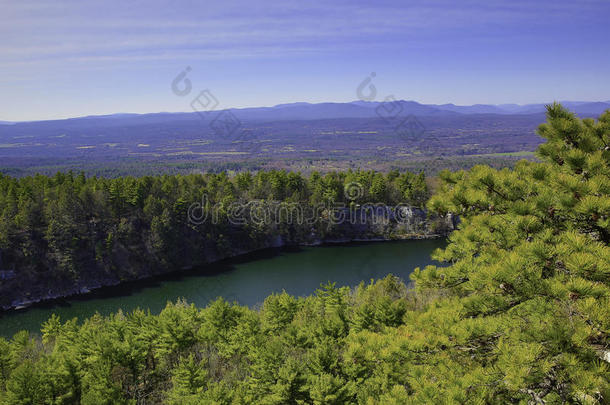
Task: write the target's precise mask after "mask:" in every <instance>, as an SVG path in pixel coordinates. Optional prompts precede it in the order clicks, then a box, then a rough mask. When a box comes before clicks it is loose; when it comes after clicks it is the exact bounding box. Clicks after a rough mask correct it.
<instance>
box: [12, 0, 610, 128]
mask: <svg viewBox="0 0 610 405" xmlns="http://www.w3.org/2000/svg"><path fill="white" fill-rule="evenodd" d="M0 10H1V12H0V13H1V15H0V55H2V56H1V57H0V120H34V119H53V118H64V117H73V116H82V115H90V114H109V113H116V112H158V111H189V110H190V101H191V99H192V98H193V97H194V96H196V95H197V93H198V92H199V91H200V90H204V89H209V90H210V91H211V92H212V93H213V94H214V95H215V96H216V98H217V99H218V100H219V102H220V107H247V106H268V105H275V104H279V103H288V102H296V101H308V102H323V101H340V102H343V101H353V100H355V99H356V88H357V87H358V85H359V84H360V83H361V82H362V80H363V79H365V78H366V77H367V76H368V75H370V74H371V72H375V74H376V75H375V78H374V79H373V83H374V85H375V87H376V88H377V90H378V99H380V100H382V99H383V98H384V97H386V96H389V95H393V96H394V97H396V98H399V99H408V100H415V101H419V102H422V103H454V104H474V103H519V104H525V103H536V102H548V101H552V100H585V101H586V100H596V101H599V100H610V40H609V39H610V24H608V19H609V17H610V2H609V1H607V0H580V1H546V0H542V1H531V0H530V1H521V0H512V1H490V0H487V1H483V0H481V1H480V0H461V1H455V0H452V1H448V0H441V1H434V0H432V1H385V0H381V1H367V2H361V1H330V0H326V1H320V0H311V1H290V0H284V1H277V2H271V1H260V2H256V1H251V0H249V1H229V0H225V1H157V0H146V1H139V0H122V1H115V0H106V1H88V0H84V1H83V0H81V1H58V0H34V1H28V0H22V1H12V0H0ZM187 66H190V67H191V71H190V72H189V74H188V76H187V77H188V78H189V80H191V83H192V87H193V91H192V94H190V95H189V96H184V97H179V96H177V95H175V94H174V93H173V92H172V91H171V82H172V80H173V79H174V78H175V77H176V76H177V75H178V74H179V73H180V72H181V71H182V70H184V69H185V68H186V67H187ZM191 96H193V97H191Z"/></svg>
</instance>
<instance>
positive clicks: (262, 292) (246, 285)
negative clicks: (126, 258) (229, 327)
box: [0, 240, 446, 337]
mask: <svg viewBox="0 0 610 405" xmlns="http://www.w3.org/2000/svg"><path fill="white" fill-rule="evenodd" d="M445 244H446V241H445V240H408V241H393V242H368V243H350V244H339V245H324V246H318V247H300V248H283V249H267V250H265V251H261V252H256V253H253V254H248V255H244V256H240V257H238V258H234V259H228V260H224V261H222V262H219V263H215V264H212V265H208V266H205V267H203V268H200V269H197V270H196V271H189V272H183V273H180V274H172V275H168V276H163V277H158V278H155V279H150V280H140V281H137V282H130V283H127V284H124V285H121V286H117V287H108V288H103V289H100V290H97V291H95V292H93V293H90V294H86V295H83V296H78V297H70V298H67V299H62V300H55V301H53V302H50V303H45V304H42V305H36V306H33V307H30V308H26V309H23V310H18V311H11V312H6V313H4V314H2V315H0V335H1V336H5V337H9V336H12V335H13V334H14V333H15V332H17V331H19V330H22V329H26V330H29V331H31V332H38V331H39V329H40V324H41V323H42V322H44V321H45V320H47V319H48V318H49V316H51V314H52V313H56V314H58V315H59V316H60V318H61V319H62V320H64V321H65V320H67V319H71V318H74V317H77V318H79V319H83V318H86V317H89V316H91V315H93V314H94V313H95V312H99V313H101V314H103V315H107V314H110V313H112V312H116V311H117V310H118V309H119V308H121V309H122V310H123V311H131V310H133V309H135V308H144V309H150V311H151V312H152V313H158V312H160V311H161V310H162V309H163V308H164V307H165V305H166V303H167V301H176V300H177V299H179V298H185V299H186V300H187V301H188V302H189V303H194V304H195V305H197V306H205V305H207V304H208V303H209V302H210V301H211V300H213V299H215V298H217V297H219V296H222V297H224V298H225V299H227V300H228V301H237V302H239V303H240V304H243V305H249V306H256V305H258V304H260V303H262V301H263V300H264V299H265V297H266V296H268V295H269V294H271V293H274V292H281V291H282V290H285V291H286V292H288V293H289V294H292V295H296V296H304V295H309V294H311V293H313V292H315V290H316V289H317V288H319V287H320V285H321V284H325V283H326V282H328V281H331V282H336V283H337V285H338V286H345V285H346V286H356V285H358V284H359V283H360V282H361V281H363V280H364V281H367V282H368V281H370V280H371V279H378V278H382V277H385V276H386V275H387V274H394V275H396V276H398V277H400V278H402V279H403V280H405V281H406V282H408V281H409V274H410V273H411V272H412V271H413V269H414V268H415V267H418V266H419V267H423V266H426V265H428V264H432V260H431V259H430V254H431V253H432V251H434V250H435V249H436V248H442V247H444V246H445Z"/></svg>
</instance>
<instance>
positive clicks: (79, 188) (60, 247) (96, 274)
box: [0, 171, 428, 306]
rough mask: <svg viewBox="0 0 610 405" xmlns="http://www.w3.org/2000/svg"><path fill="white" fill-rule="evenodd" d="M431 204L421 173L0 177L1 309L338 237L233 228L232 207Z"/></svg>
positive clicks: (275, 226)
mask: <svg viewBox="0 0 610 405" xmlns="http://www.w3.org/2000/svg"><path fill="white" fill-rule="evenodd" d="M204 196H205V199H204ZM427 198H428V189H427V186H426V180H425V177H424V175H423V174H419V175H417V174H412V173H402V174H401V173H399V172H397V171H393V172H390V173H387V174H382V173H377V172H373V171H348V172H340V173H337V172H333V173H328V174H325V175H321V174H319V173H313V174H311V175H310V176H309V177H305V176H303V175H301V174H299V173H293V172H286V171H260V172H257V173H250V172H240V173H237V174H235V175H233V176H229V175H228V174H227V173H226V172H223V173H219V174H191V175H172V176H169V175H166V176H154V177H151V176H146V177H138V178H136V177H120V178H116V179H107V178H99V177H89V178H87V177H85V176H84V175H83V174H82V173H81V174H78V175H74V174H72V173H71V172H69V173H57V174H56V175H55V176H52V177H47V176H42V175H37V176H32V177H24V178H13V177H9V176H4V175H1V174H0V272H1V273H0V275H1V276H2V277H0V292H1V293H2V294H1V297H0V305H1V306H7V305H9V304H11V303H12V302H13V301H15V300H17V301H19V300H28V299H37V298H40V297H49V296H53V294H59V292H62V291H70V292H72V293H74V292H78V291H73V290H70V288H72V287H76V286H78V288H82V289H88V288H91V287H97V286H100V285H105V284H108V283H116V282H120V281H121V280H125V279H134V278H139V277H142V276H147V275H150V274H154V273H155V272H161V271H169V270H172V269H180V268H184V267H191V266H193V265H197V264H202V263H206V262H210V261H213V260H215V259H216V258H222V257H224V256H227V255H231V253H232V252H240V251H247V250H252V249H256V248H259V247H265V246H267V244H268V241H269V239H270V238H273V237H277V236H278V235H279V236H282V237H284V238H286V239H287V240H288V241H290V242H294V243H298V242H299V241H301V240H305V239H303V238H305V237H306V236H307V235H311V234H312V232H313V233H314V234H315V235H316V237H318V238H323V237H324V236H325V235H327V234H329V232H331V233H332V231H333V226H332V224H331V223H329V222H328V218H320V221H319V222H317V223H315V224H306V223H302V224H299V223H294V222H293V223H282V222H281V221H280V223H276V222H277V221H276V222H273V223H246V224H244V225H242V226H237V225H235V224H234V223H231V221H229V218H228V216H229V214H230V212H228V210H227V207H230V206H231V204H232V203H236V202H242V203H247V202H249V201H253V200H260V201H281V202H286V203H298V204H300V205H301V206H304V207H313V206H316V205H318V204H325V205H329V206H330V205H332V204H345V205H346V206H347V205H349V204H352V203H353V204H359V203H365V202H372V203H378V202H379V203H383V204H398V203H407V204H412V205H415V206H422V205H423V204H424V202H425V201H426V200H427ZM202 202H205V204H206V206H205V207H204V209H206V210H208V211H212V210H213V211H214V215H215V216H216V217H215V218H214V219H215V221H212V220H211V219H212V215H210V216H208V218H209V220H208V221H207V222H205V223H193V222H191V221H189V218H188V214H189V207H191V206H192V204H194V203H202ZM219 207H221V208H219ZM285 222H286V221H285ZM36 288H38V290H36ZM49 291H50V293H49ZM20 294H21V295H20Z"/></svg>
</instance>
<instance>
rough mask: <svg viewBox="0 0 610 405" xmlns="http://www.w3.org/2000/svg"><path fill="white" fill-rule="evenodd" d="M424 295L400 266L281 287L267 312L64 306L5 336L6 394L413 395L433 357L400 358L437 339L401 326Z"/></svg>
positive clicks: (103, 397) (265, 398) (392, 399)
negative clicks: (76, 313)
mask: <svg viewBox="0 0 610 405" xmlns="http://www.w3.org/2000/svg"><path fill="white" fill-rule="evenodd" d="M423 304H424V302H420V301H417V300H416V299H415V297H413V296H412V295H411V294H409V292H408V291H407V289H406V287H405V286H404V284H402V283H401V282H400V281H399V280H398V279H396V278H395V277H391V276H389V277H387V278H386V279H384V280H383V281H379V282H376V283H374V284H369V285H365V284H362V285H360V287H358V288H357V289H355V290H354V291H351V290H350V289H349V288H337V287H335V286H334V285H330V284H329V285H327V286H324V287H323V288H321V289H320V290H319V291H318V292H317V293H316V294H315V295H313V296H311V297H307V298H295V297H292V296H290V295H288V294H286V293H282V294H275V295H271V296H269V297H268V298H267V299H265V301H264V303H263V304H262V307H261V309H260V311H257V310H252V309H249V308H248V307H244V306H239V305H236V304H231V303H228V302H226V301H224V300H223V299H218V300H216V301H214V302H213V303H211V304H210V305H209V306H208V307H207V308H204V309H197V308H195V307H194V306H192V305H187V304H186V303H184V302H178V303H176V304H168V305H167V307H166V308H165V309H164V310H163V311H162V312H161V313H160V314H159V315H157V316H155V315H150V313H147V312H145V311H141V310H136V311H134V312H132V313H129V314H124V313H122V312H119V313H117V314H115V315H112V316H110V317H107V318H105V317H101V316H94V317H92V318H90V319H87V320H86V321H85V322H84V323H83V324H82V325H79V324H78V323H77V321H76V320H67V322H63V323H62V322H61V321H62V320H60V319H58V318H57V317H52V318H51V319H49V320H48V321H47V322H46V323H45V324H44V325H42V340H40V338H35V337H33V336H30V335H29V334H28V333H27V332H19V333H18V334H16V335H15V336H14V337H13V338H12V339H11V340H10V341H7V340H5V339H3V338H0V403H5V404H25V403H30V404H43V403H48V404H51V403H53V404H79V403H80V404H90V405H101V404H127V403H134V404H135V403H139V404H140V403H141V404H161V403H169V404H193V405H194V404H239V403H241V404H255V403H261V404H262V403H265V404H278V405H279V404H297V403H303V404H305V403H312V404H337V405H339V404H346V403H357V402H358V403H367V402H366V401H367V399H369V398H377V399H378V401H376V402H368V403H378V404H383V405H386V404H392V403H396V404H398V403H403V402H402V401H403V400H404V399H405V398H407V392H408V391H407V389H406V388H405V387H409V385H410V384H413V385H415V384H416V383H417V380H418V377H417V373H418V370H419V372H421V371H423V370H424V369H425V368H424V367H421V366H420V367H415V368H414V369H413V370H411V372H413V373H414V375H413V377H411V378H408V379H407V376H406V375H405V374H404V372H402V371H400V370H399V369H398V367H399V366H400V365H401V364H405V363H406V362H409V361H414V362H416V361H417V359H420V358H423V357H424V356H425V353H424V352H423V351H422V350H425V347H426V346H427V345H428V343H427V342H426V339H425V337H424V336H416V337H415V338H414V339H413V341H411V339H409V340H405V337H406V336H405V335H402V333H400V331H399V330H398V329H396V327H398V326H399V325H402V324H403V323H404V319H403V318H404V316H405V314H406V313H407V311H412V310H414V309H416V308H417V307H419V306H421V305H423ZM64 321H65V320H64ZM408 381H411V383H409V382H408ZM422 383H423V381H422Z"/></svg>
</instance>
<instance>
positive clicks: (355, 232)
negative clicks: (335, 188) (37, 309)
mask: <svg viewBox="0 0 610 405" xmlns="http://www.w3.org/2000/svg"><path fill="white" fill-rule="evenodd" d="M408 219H409V220H408V221H400V222H398V221H396V220H395V218H394V217H389V218H388V219H387V220H386V221H384V222H381V223H378V222H375V221H365V223H358V224H354V223H350V222H345V223H342V224H339V225H338V226H336V227H335V228H333V231H332V232H330V233H328V234H326V235H324V236H320V235H317V234H315V233H314V232H312V233H310V234H309V235H307V236H306V237H302V236H301V237H297V238H295V237H294V236H290V235H287V234H282V233H277V234H272V235H268V237H267V238H266V239H265V240H264V241H262V243H258V244H257V246H250V247H241V248H240V247H238V245H239V244H238V243H236V244H235V245H233V246H232V247H231V249H230V250H229V251H226V252H219V251H218V250H217V249H212V248H210V247H209V246H202V247H201V248H202V249H204V250H205V251H206V254H205V260H204V261H199V262H196V263H195V262H193V263H190V264H189V265H186V266H181V267H178V268H176V267H174V268H172V267H163V266H160V265H159V264H158V263H156V262H153V261H150V260H149V262H148V263H147V264H148V265H149V266H150V267H147V266H146V264H144V265H142V266H139V267H137V268H133V269H131V270H132V271H130V272H127V273H126V275H125V274H124V275H123V276H122V277H121V278H118V277H117V276H116V274H104V273H103V272H99V271H98V272H91V271H90V272H87V274H86V275H84V276H83V277H80V278H79V279H77V280H70V281H68V282H64V283H61V282H59V283H58V282H57V281H56V280H53V282H52V285H53V287H52V288H50V289H46V288H42V287H38V288H36V286H29V288H28V289H26V290H25V296H22V297H16V296H14V295H15V291H16V290H15V289H13V290H12V291H10V288H7V287H10V281H9V283H7V282H6V281H4V282H3V283H2V284H3V285H1V287H2V288H0V292H2V293H3V295H5V294H7V293H9V294H10V293H11V292H12V293H13V294H12V295H13V296H14V297H13V299H11V300H10V301H9V302H3V303H2V305H0V308H1V311H12V310H19V309H25V308H27V307H29V306H32V305H36V304H40V303H44V302H47V301H53V300H57V299H64V298H69V297H74V296H80V295H85V294H88V293H91V292H92V291H95V290H98V289H100V288H105V287H113V286H118V285H120V284H123V283H126V282H134V281H138V280H144V279H149V278H152V277H155V276H162V275H165V274H169V273H173V272H176V271H187V270H192V269H194V268H196V267H200V266H205V265H208V264H212V263H216V262H218V261H221V260H225V259H229V258H234V257H237V256H241V255H245V254H249V253H253V252H257V251H260V250H264V249H269V248H281V247H289V246H320V245H325V244H338V243H350V242H375V241H380V242H381V241H392V240H409V239H436V238H441V237H444V236H446V235H447V234H448V233H450V232H451V231H452V230H453V229H455V227H456V226H457V218H455V217H452V216H448V217H445V218H434V219H430V218H428V217H427V215H426V212H425V211H424V210H422V209H417V208H409V217H408ZM127 262H131V261H127ZM87 275H89V277H87ZM38 284H40V286H42V285H45V286H46V284H45V282H44V280H40V281H39V283H38ZM49 284H51V283H49ZM15 288H17V285H15ZM45 289H46V291H44V290H45ZM5 298H6V295H5Z"/></svg>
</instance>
